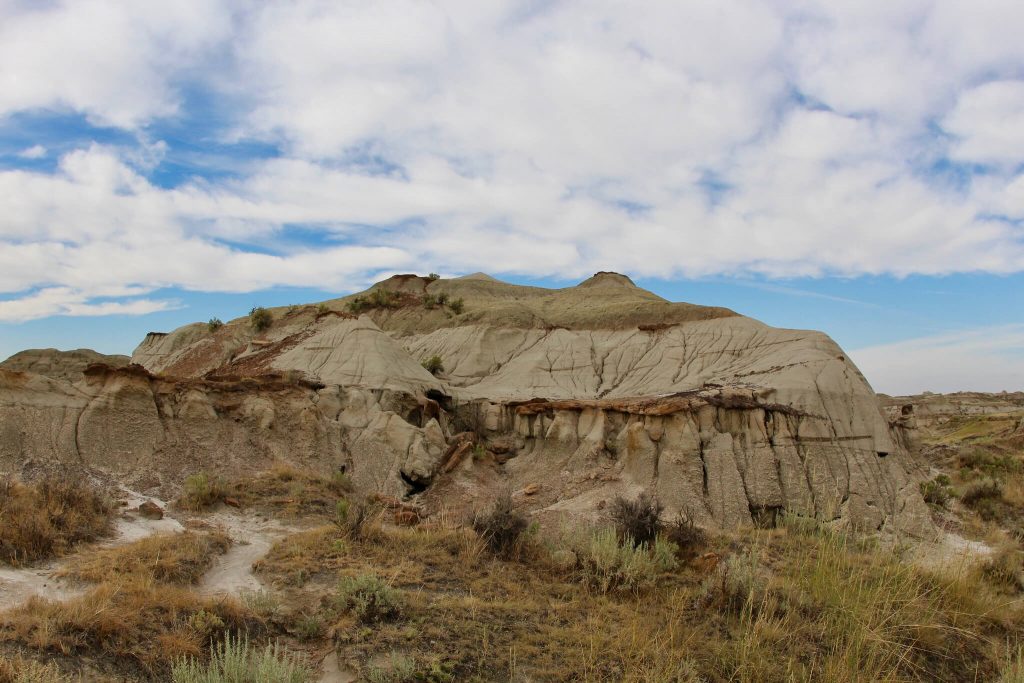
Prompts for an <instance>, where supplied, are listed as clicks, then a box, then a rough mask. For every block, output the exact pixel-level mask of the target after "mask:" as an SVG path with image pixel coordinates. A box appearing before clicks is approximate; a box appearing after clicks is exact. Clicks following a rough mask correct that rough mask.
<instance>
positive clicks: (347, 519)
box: [334, 498, 370, 538]
mask: <svg viewBox="0 0 1024 683" xmlns="http://www.w3.org/2000/svg"><path fill="white" fill-rule="evenodd" d="M369 521H370V509H369V508H368V507H367V506H366V505H365V504H364V503H357V504H356V505H351V504H349V502H348V501H347V500H345V499H344V498H342V499H341V500H339V501H338V502H337V503H336V504H335V507H334V524H335V526H337V527H338V528H339V529H341V531H343V532H344V533H345V535H346V536H348V537H349V538H360V537H362V535H363V531H364V529H365V528H366V523H367V522H369Z"/></svg>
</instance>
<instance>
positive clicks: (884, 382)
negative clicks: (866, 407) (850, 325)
mask: <svg viewBox="0 0 1024 683" xmlns="http://www.w3.org/2000/svg"><path fill="white" fill-rule="evenodd" d="M849 355H850V357H851V358H852V359H853V361H854V362H855V363H856V364H857V366H858V367H859V368H860V369H861V371H862V372H863V373H864V376H865V377H867V379H868V381H869V382H870V383H871V385H872V386H873V387H874V388H875V390H876V391H879V392H882V393H887V394H916V393H921V392H923V391H933V392H951V391H1004V390H1005V391H1019V390H1020V388H1021V387H1022V386H1024V325H1006V326H1000V327H987V328H979V329H972V330H965V331H962V332H958V333H949V334H942V335H938V336H934V337H922V338H920V339H910V340H907V341H902V342H897V343H894V344H884V345H879V346H871V347H866V348H862V349H857V350H853V351H850V352H849Z"/></svg>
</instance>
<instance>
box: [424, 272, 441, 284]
mask: <svg viewBox="0 0 1024 683" xmlns="http://www.w3.org/2000/svg"><path fill="white" fill-rule="evenodd" d="M427 279H428V280H430V281H431V282H433V281H434V280H440V279H441V276H440V275H438V274H437V273H431V274H430V275H428V276H427Z"/></svg>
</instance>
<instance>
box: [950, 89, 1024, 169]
mask: <svg viewBox="0 0 1024 683" xmlns="http://www.w3.org/2000/svg"><path fill="white" fill-rule="evenodd" d="M943 127H944V128H945V129H946V130H947V131H949V132H950V133H952V134H953V135H956V136H957V137H958V138H959V139H958V141H957V143H956V144H955V145H954V147H953V155H954V157H955V158H957V159H960V160H963V161H970V162H976V163H981V164H992V163H994V164H1011V165H1017V164H1021V163H1024V81H997V82H994V83H986V84H984V85H982V86H979V87H977V88H972V89H971V90H968V91H966V92H964V93H962V94H961V95H960V97H959V99H958V100H957V103H956V106H955V107H954V108H953V110H952V111H951V112H950V113H949V114H948V115H947V116H946V118H945V120H944V122H943Z"/></svg>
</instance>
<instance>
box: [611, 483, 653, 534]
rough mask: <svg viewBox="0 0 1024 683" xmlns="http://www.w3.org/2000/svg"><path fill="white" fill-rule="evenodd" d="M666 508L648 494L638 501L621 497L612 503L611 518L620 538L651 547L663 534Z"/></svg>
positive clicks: (640, 497)
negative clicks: (662, 522) (662, 528)
mask: <svg viewBox="0 0 1024 683" xmlns="http://www.w3.org/2000/svg"><path fill="white" fill-rule="evenodd" d="M663 509H664V508H663V507H662V505H661V503H659V502H658V499H657V498H654V497H653V496H650V495H648V494H646V493H642V494H640V496H639V497H638V498H637V499H636V500H627V499H625V498H622V497H621V496H620V497H618V498H616V499H615V500H614V501H612V505H611V518H612V521H613V522H615V528H616V530H617V531H618V532H619V538H620V539H624V538H631V539H633V544H634V545H640V544H641V543H643V544H647V545H650V544H651V543H653V542H654V539H655V538H657V537H658V534H659V533H660V532H661V512H662V510H663Z"/></svg>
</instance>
